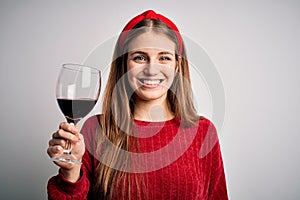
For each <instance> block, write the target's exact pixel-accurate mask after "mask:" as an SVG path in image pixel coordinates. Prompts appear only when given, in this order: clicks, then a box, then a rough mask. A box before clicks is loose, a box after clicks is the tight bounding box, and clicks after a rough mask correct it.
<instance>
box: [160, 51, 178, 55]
mask: <svg viewBox="0 0 300 200" xmlns="http://www.w3.org/2000/svg"><path fill="white" fill-rule="evenodd" d="M166 54H169V55H171V56H173V55H174V54H173V53H172V52H169V51H162V52H159V55H166Z"/></svg>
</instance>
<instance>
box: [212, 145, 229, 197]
mask: <svg viewBox="0 0 300 200" xmlns="http://www.w3.org/2000/svg"><path fill="white" fill-rule="evenodd" d="M208 200H228V195H227V188H226V179H225V173H224V165H223V160H222V155H221V150H220V144H219V142H217V143H216V145H215V147H214V148H213V150H212V167H211V176H210V184H209V191H208Z"/></svg>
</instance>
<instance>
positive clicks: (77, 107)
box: [57, 99, 97, 124]
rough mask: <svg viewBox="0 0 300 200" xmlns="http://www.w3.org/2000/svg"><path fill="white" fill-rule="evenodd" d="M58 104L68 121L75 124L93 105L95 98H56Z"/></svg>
mask: <svg viewBox="0 0 300 200" xmlns="http://www.w3.org/2000/svg"><path fill="white" fill-rule="evenodd" d="M57 102H58V105H59V107H60V109H61V110H62V112H63V114H64V115H65V117H66V119H67V121H68V122H69V123H74V124H76V123H77V122H78V121H79V120H80V119H81V118H83V117H85V116H86V115H87V114H88V113H89V112H90V111H91V110H92V109H93V108H94V106H95V104H96V102H97V100H95V99H57Z"/></svg>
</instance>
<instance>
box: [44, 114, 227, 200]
mask: <svg viewBox="0 0 300 200" xmlns="http://www.w3.org/2000/svg"><path fill="white" fill-rule="evenodd" d="M135 124H136V131H135V133H136V134H137V135H136V136H137V138H138V139H137V142H138V150H137V149H136V148H135V147H136V146H135V145H132V147H131V151H133V152H135V151H139V153H148V154H149V155H153V156H148V157H147V159H145V160H136V164H137V165H139V167H138V168H137V169H139V170H143V173H138V175H141V176H142V177H143V178H140V179H138V184H139V186H140V188H141V190H140V195H141V197H142V199H151V200H153V199H157V200H227V199H228V197H227V190H226V181H225V175H224V169H223V162H222V156H221V151H220V145H219V142H218V141H216V139H217V133H216V129H215V127H214V126H213V124H212V123H211V122H210V121H209V120H207V119H202V120H200V121H199V123H198V126H194V127H190V128H183V127H181V125H180V123H179V122H178V120H175V119H173V120H169V121H166V122H151V123H149V122H143V121H138V120H136V121H135ZM97 125H98V120H97V117H91V118H90V119H88V120H87V121H86V123H85V125H84V127H83V128H82V131H81V132H82V134H83V135H84V136H85V143H86V148H87V149H88V150H87V151H86V153H85V155H84V157H83V165H82V174H81V178H80V180H78V181H77V182H76V183H70V182H68V181H67V180H66V179H64V177H63V176H62V175H61V174H58V175H57V176H54V177H52V178H51V179H50V180H49V182H48V197H49V199H60V200H64V199H80V200H84V199H97V198H96V197H95V196H94V194H93V193H92V190H91V188H92V187H93V186H94V184H95V183H94V181H93V180H94V179H93V177H94V170H95V168H96V166H97V164H98V161H97V159H95V158H94V157H93V156H92V154H94V152H93V151H95V139H94V138H95V130H96V127H97ZM206 136H207V137H206ZM205 137H206V139H205V144H204V142H203V141H204V138H205ZM201 147H202V148H206V149H204V152H205V151H207V152H208V153H207V155H205V156H204V157H201V158H200V154H199V152H200V149H201ZM212 147H213V148H212ZM201 150H203V149H201ZM148 154H147V155H148ZM133 163H134V161H133ZM141 166H142V167H141ZM129 176H130V180H132V181H131V188H132V189H131V194H130V197H131V198H130V199H132V200H136V199H138V198H137V197H138V196H139V194H138V191H137V190H136V184H135V181H134V178H135V175H134V173H129ZM141 176H137V177H141ZM121 185H122V184H119V186H118V187H117V188H116V189H115V192H114V195H113V196H114V199H117V200H119V199H128V197H127V196H126V197H122V191H123V188H121ZM126 187H128V185H127V186H126ZM127 195H128V194H127Z"/></svg>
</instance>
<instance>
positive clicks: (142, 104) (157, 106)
mask: <svg viewBox="0 0 300 200" xmlns="http://www.w3.org/2000/svg"><path fill="white" fill-rule="evenodd" d="M172 118H174V114H173V113H172V112H171V110H170V108H169V106H168V103H167V101H166V100H164V101H163V102H160V101H144V100H140V99H138V100H137V99H136V100H135V104H134V119H137V120H142V121H166V120H170V119H172Z"/></svg>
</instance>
